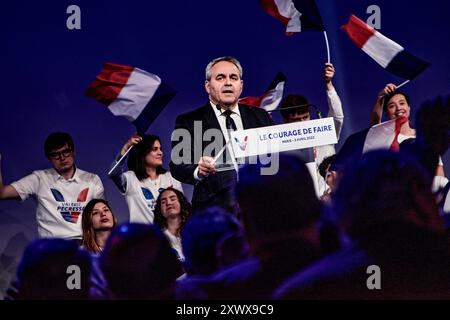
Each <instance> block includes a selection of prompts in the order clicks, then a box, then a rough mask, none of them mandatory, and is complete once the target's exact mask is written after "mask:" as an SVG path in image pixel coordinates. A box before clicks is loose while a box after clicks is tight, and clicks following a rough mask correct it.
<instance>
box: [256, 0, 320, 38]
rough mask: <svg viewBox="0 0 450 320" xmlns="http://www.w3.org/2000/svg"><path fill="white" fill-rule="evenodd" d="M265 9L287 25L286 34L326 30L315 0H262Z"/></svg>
mask: <svg viewBox="0 0 450 320" xmlns="http://www.w3.org/2000/svg"><path fill="white" fill-rule="evenodd" d="M260 3H261V5H262V7H263V9H264V10H265V11H266V12H267V13H268V14H269V15H271V16H272V17H274V18H275V19H277V20H279V21H281V23H283V24H284V26H285V27H286V35H289V36H290V35H293V34H294V33H296V32H302V31H324V30H325V28H324V26H323V22H322V18H321V17H320V12H319V9H318V8H317V4H316V1H315V0H260Z"/></svg>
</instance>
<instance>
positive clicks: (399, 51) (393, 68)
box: [342, 15, 429, 80]
mask: <svg viewBox="0 0 450 320" xmlns="http://www.w3.org/2000/svg"><path fill="white" fill-rule="evenodd" d="M342 29H343V30H344V31H345V32H346V33H347V35H348V36H349V37H350V39H351V40H352V41H353V42H354V43H355V44H356V45H357V46H358V47H359V48H361V49H362V50H363V51H364V52H365V53H367V54H368V55H369V56H370V57H371V58H372V59H374V60H375V61H376V62H377V63H378V64H379V65H381V66H382V67H383V68H385V69H386V70H388V71H389V72H391V73H393V74H394V75H396V76H398V77H400V78H404V79H408V80H412V79H414V78H415V77H417V76H418V75H419V74H420V73H422V71H424V70H425V69H426V68H427V67H428V66H429V63H428V62H426V61H423V60H421V59H419V58H417V57H415V56H413V55H412V54H410V53H408V52H407V51H406V50H405V49H404V48H403V47H402V46H401V45H399V44H398V43H396V42H394V41H392V40H391V39H389V38H387V37H385V36H384V35H382V34H381V33H379V32H378V31H376V30H375V29H374V28H372V27H370V26H368V25H367V24H366V23H364V22H363V21H361V20H360V19H358V18H357V17H356V16H354V15H352V16H351V17H350V19H349V20H348V22H347V24H345V25H343V26H342Z"/></svg>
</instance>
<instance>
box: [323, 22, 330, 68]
mask: <svg viewBox="0 0 450 320" xmlns="http://www.w3.org/2000/svg"><path fill="white" fill-rule="evenodd" d="M323 36H324V38H325V45H326V46H327V61H328V63H330V44H329V43H328V36H327V32H326V31H325V30H324V31H323Z"/></svg>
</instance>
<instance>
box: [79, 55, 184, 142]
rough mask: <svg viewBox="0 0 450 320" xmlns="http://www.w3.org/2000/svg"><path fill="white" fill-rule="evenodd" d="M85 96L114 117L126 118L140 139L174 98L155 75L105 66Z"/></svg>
mask: <svg viewBox="0 0 450 320" xmlns="http://www.w3.org/2000/svg"><path fill="white" fill-rule="evenodd" d="M85 95H86V96H88V97H93V98H95V99H97V101H99V102H101V103H103V104H106V105H107V106H108V109H109V110H110V111H111V112H112V113H113V114H114V115H116V116H123V117H125V118H127V119H128V120H129V121H131V122H132V123H133V124H134V125H135V127H136V129H137V131H138V133H139V134H141V135H142V134H144V133H145V132H146V131H147V129H148V127H149V126H150V125H151V124H152V122H153V121H154V120H155V119H156V117H157V116H158V115H159V114H160V113H161V111H162V110H163V109H164V107H165V106H166V105H167V103H169V101H170V100H171V99H172V98H173V97H174V96H175V91H174V90H173V89H172V88H171V87H170V86H168V85H167V84H165V83H164V82H163V81H162V80H161V78H160V77H158V76H157V75H155V74H152V73H149V72H146V71H144V70H141V69H138V68H134V67H130V66H124V65H119V64H113V63H105V65H104V67H103V69H102V71H101V72H100V74H99V75H98V76H97V78H96V79H95V81H94V82H93V83H92V84H91V85H90V86H89V88H88V89H87V91H86V93H85Z"/></svg>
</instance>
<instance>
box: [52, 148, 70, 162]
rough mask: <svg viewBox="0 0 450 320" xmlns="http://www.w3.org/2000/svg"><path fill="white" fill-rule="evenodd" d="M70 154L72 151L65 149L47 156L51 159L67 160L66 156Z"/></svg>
mask: <svg viewBox="0 0 450 320" xmlns="http://www.w3.org/2000/svg"><path fill="white" fill-rule="evenodd" d="M71 154H72V149H70V148H67V149H64V150H61V151H55V152H50V153H49V154H48V156H49V157H50V158H52V159H61V158H62V157H63V158H67V157H68V156H70V155H71Z"/></svg>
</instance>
